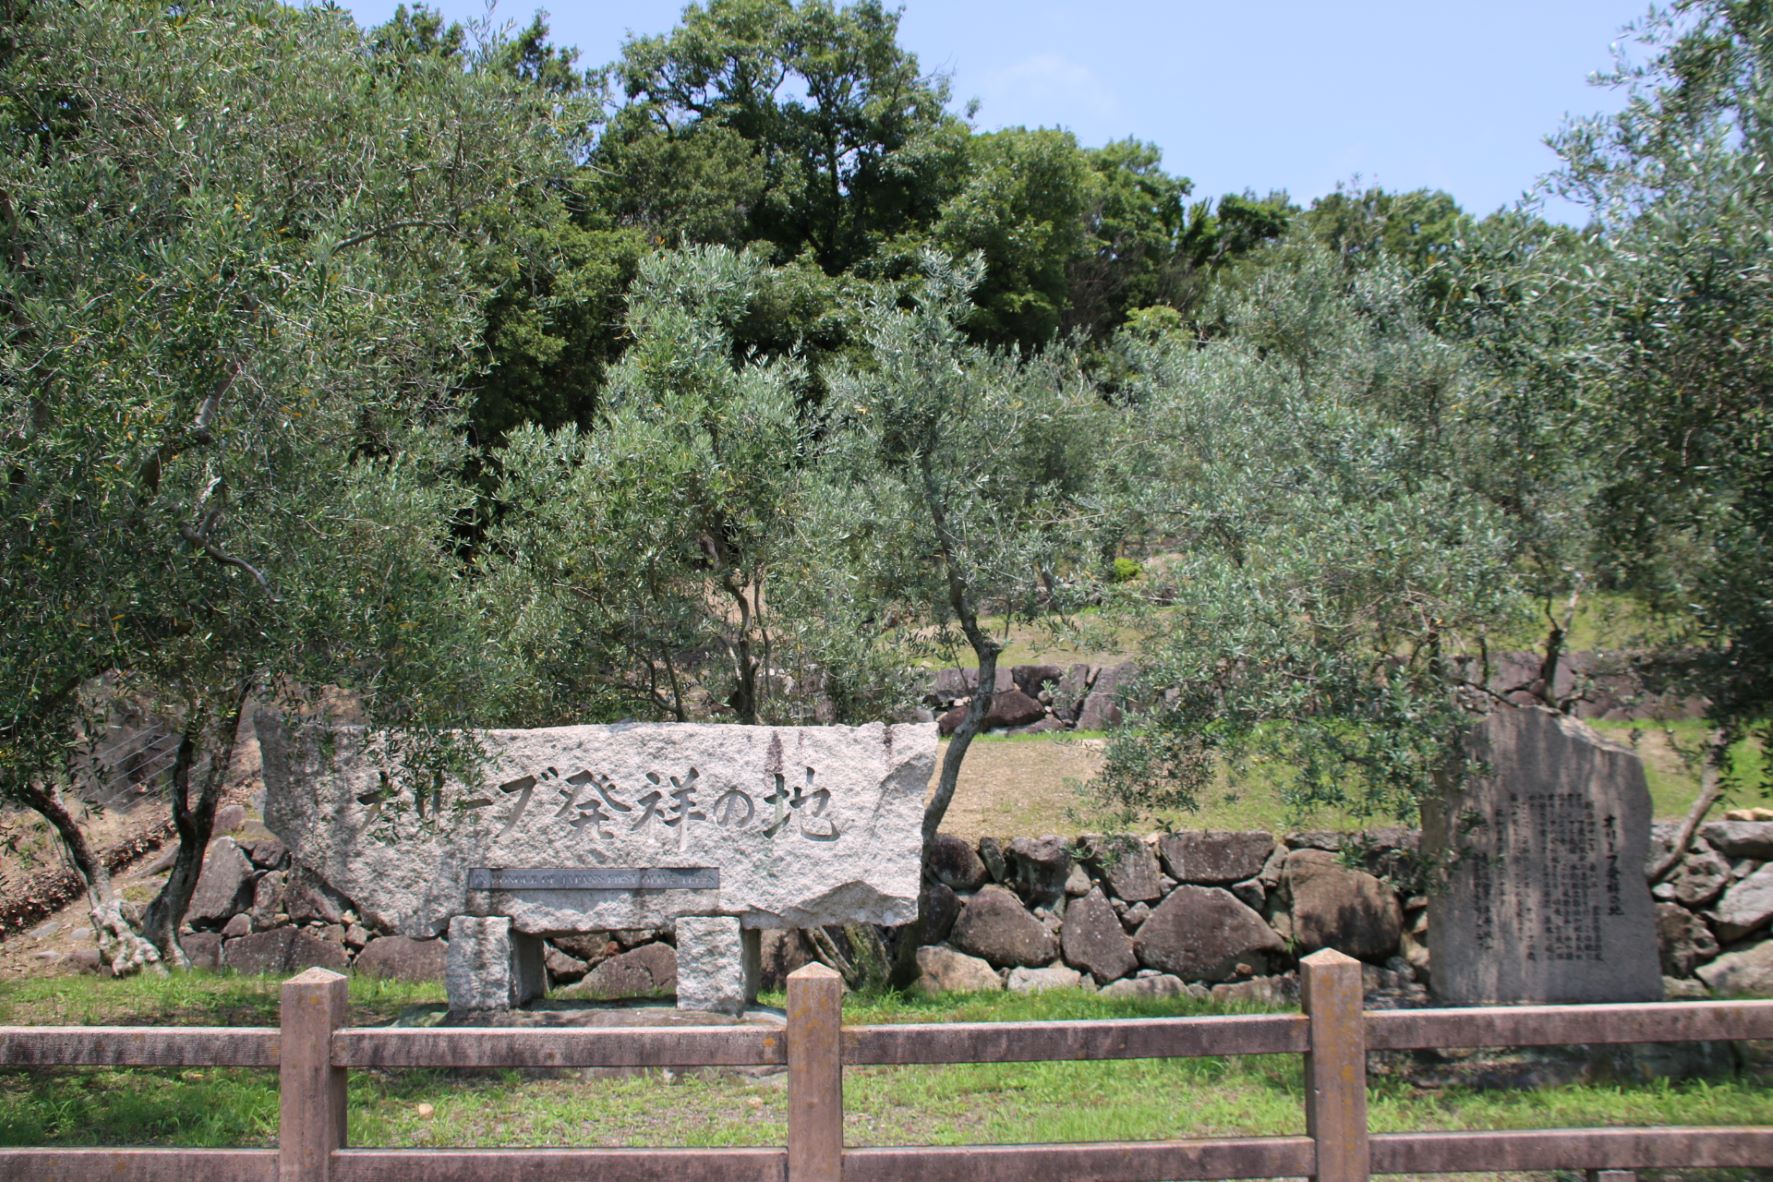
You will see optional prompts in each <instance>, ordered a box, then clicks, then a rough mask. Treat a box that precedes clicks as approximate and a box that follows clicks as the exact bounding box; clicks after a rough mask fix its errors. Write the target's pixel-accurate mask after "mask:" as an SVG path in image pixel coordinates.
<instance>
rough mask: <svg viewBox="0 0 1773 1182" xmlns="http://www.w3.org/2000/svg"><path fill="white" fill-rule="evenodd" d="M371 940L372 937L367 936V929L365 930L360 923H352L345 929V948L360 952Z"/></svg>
mask: <svg viewBox="0 0 1773 1182" xmlns="http://www.w3.org/2000/svg"><path fill="white" fill-rule="evenodd" d="M373 938H374V937H372V936H371V935H370V934H369V929H367V928H365V927H364V926H363V925H362V924H360V923H354V924H352V925H351V926H350V927H348V928H346V929H345V947H347V948H353V949H356V950H357V951H359V952H361V951H362V950H363V946H364V945H365V944H368V943H369V942H370V940H371V939H373Z"/></svg>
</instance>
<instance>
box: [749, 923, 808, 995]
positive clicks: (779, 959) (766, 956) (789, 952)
mask: <svg viewBox="0 0 1773 1182" xmlns="http://www.w3.org/2000/svg"><path fill="white" fill-rule="evenodd" d="M757 959H758V975H757V980H758V987H759V988H760V989H786V988H787V987H788V974H789V973H792V972H793V971H794V970H795V969H798V968H800V967H801V966H802V965H807V964H811V963H813V958H812V957H811V956H810V955H808V954H807V950H806V947H805V945H804V944H803V942H802V941H801V938H800V933H799V932H796V931H784V930H783V929H781V928H765V929H764V930H763V931H760V932H758V933H757Z"/></svg>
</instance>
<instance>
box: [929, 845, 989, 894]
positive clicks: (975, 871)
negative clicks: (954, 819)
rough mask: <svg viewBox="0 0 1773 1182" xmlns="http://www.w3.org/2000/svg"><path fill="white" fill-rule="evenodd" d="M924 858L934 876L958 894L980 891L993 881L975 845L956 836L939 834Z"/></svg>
mask: <svg viewBox="0 0 1773 1182" xmlns="http://www.w3.org/2000/svg"><path fill="white" fill-rule="evenodd" d="M924 858H925V859H926V861H927V864H928V866H929V868H930V874H931V876H932V877H934V878H935V880H936V881H937V882H940V883H943V884H945V885H947V886H950V887H953V888H954V889H955V890H957V891H976V890H978V889H979V888H980V887H982V886H984V885H985V884H986V883H987V882H989V881H990V878H991V875H990V873H989V872H988V871H987V870H986V869H985V863H984V861H983V860H982V859H981V858H980V857H979V854H978V851H976V850H974V849H973V843H972V842H970V841H966V840H965V839H963V838H959V837H955V836H953V835H952V834H948V833H938V834H936V840H934V841H932V842H931V843H930V848H929V849H928V851H926V852H925V854H924Z"/></svg>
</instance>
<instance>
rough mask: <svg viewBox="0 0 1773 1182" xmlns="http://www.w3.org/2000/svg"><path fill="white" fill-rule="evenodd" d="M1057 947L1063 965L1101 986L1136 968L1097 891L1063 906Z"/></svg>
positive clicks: (1114, 919) (1121, 932)
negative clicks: (1061, 925)
mask: <svg viewBox="0 0 1773 1182" xmlns="http://www.w3.org/2000/svg"><path fill="white" fill-rule="evenodd" d="M1059 946H1060V950H1061V951H1062V952H1063V953H1064V955H1065V963H1066V964H1068V965H1071V966H1072V967H1073V968H1077V969H1082V970H1083V971H1084V972H1086V973H1088V974H1090V976H1092V977H1094V978H1096V980H1097V982H1098V983H1101V984H1106V983H1107V982H1109V981H1113V980H1115V979H1116V978H1118V977H1124V976H1126V975H1127V974H1128V973H1130V972H1132V971H1133V970H1134V969H1136V968H1138V967H1139V958H1138V957H1137V956H1135V955H1134V954H1133V941H1132V940H1131V939H1129V938H1128V937H1127V933H1126V929H1124V928H1123V927H1121V923H1120V917H1119V916H1117V915H1115V913H1114V908H1113V907H1112V906H1110V904H1109V902H1108V900H1107V899H1105V898H1103V897H1102V892H1100V891H1092V892H1090V893H1089V894H1087V895H1085V896H1084V897H1083V898H1081V899H1076V900H1073V901H1072V902H1071V903H1069V904H1068V905H1067V906H1066V908H1065V924H1064V926H1063V927H1062V928H1061V929H1060V930H1059Z"/></svg>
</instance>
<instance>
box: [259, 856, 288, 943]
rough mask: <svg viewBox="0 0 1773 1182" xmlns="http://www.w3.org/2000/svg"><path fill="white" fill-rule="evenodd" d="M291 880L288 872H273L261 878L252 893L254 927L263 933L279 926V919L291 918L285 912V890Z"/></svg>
mask: <svg viewBox="0 0 1773 1182" xmlns="http://www.w3.org/2000/svg"><path fill="white" fill-rule="evenodd" d="M288 878H289V875H288V873H287V872H286V871H283V870H272V871H270V872H269V873H267V874H264V875H261V876H260V877H259V881H258V883H257V884H256V885H255V886H254V887H253V891H252V926H253V927H255V928H257V929H258V930H260V931H261V932H262V931H264V930H265V929H267V928H272V927H276V926H277V922H278V921H277V917H278V916H279V915H281V916H283V918H284V919H285V920H287V919H288V918H289V913H288V912H287V911H285V910H284V907H283V902H284V889H285V884H286V882H287V880H288Z"/></svg>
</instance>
